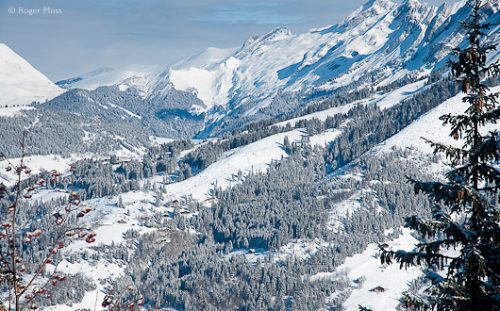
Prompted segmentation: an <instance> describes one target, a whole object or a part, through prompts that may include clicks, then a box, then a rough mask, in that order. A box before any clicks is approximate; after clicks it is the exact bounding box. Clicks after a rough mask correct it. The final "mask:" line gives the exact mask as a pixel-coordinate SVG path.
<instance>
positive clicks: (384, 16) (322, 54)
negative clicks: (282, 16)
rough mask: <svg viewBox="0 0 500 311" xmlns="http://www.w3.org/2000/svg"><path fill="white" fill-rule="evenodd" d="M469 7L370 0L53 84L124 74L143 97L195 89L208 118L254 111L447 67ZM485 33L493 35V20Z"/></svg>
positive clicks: (494, 7)
mask: <svg viewBox="0 0 500 311" xmlns="http://www.w3.org/2000/svg"><path fill="white" fill-rule="evenodd" d="M498 9H499V4H498V2H497V1H490V2H489V3H488V5H487V8H486V9H485V12H486V13H487V15H488V16H487V19H488V20H489V21H491V22H493V24H495V22H497V23H498V20H499V13H498ZM469 11H470V8H469V7H468V6H467V5H466V1H460V2H457V3H455V4H453V5H451V6H450V5H447V4H443V5H441V6H439V7H438V6H432V5H429V4H427V3H424V2H419V1H418V0H405V1H403V2H402V3H400V2H398V1H394V0H370V1H368V2H367V3H366V4H364V5H363V6H362V7H360V8H359V9H358V10H356V11H355V12H354V13H352V14H351V15H349V16H348V17H347V18H346V19H345V20H344V21H343V22H341V23H339V24H335V25H331V26H328V27H324V28H320V29H313V30H311V31H309V32H306V33H303V34H292V33H291V32H290V30H288V29H287V28H283V27H282V28H277V29H275V30H273V31H272V32H270V33H268V34H265V35H263V36H257V37H253V38H250V39H249V40H247V41H246V42H245V43H244V44H243V45H242V46H240V47H239V48H234V49H216V48H209V49H207V50H206V51H204V52H202V53H200V54H198V55H195V56H193V57H190V58H188V59H186V60H184V61H181V62H179V63H177V64H175V65H173V66H170V67H164V69H163V70H159V69H158V68H156V69H155V70H154V71H153V72H149V73H147V71H139V73H138V71H137V70H135V71H134V70H123V71H119V73H117V71H114V70H112V71H108V70H105V71H104V72H101V71H100V72H99V73H98V74H88V75H83V76H82V77H78V78H76V79H73V80H77V81H76V82H71V81H70V82H69V83H66V82H61V83H59V84H60V85H63V84H65V85H70V87H82V88H95V87H97V86H98V85H109V84H110V83H113V80H117V79H119V78H121V77H123V79H122V80H121V81H120V82H115V83H114V84H117V85H124V86H122V87H123V88H128V87H130V86H135V87H136V88H138V89H139V90H140V91H141V93H142V94H144V96H145V97H149V98H160V97H161V96H162V95H163V94H165V93H166V92H168V91H169V90H171V89H172V88H174V89H177V90H180V91H189V92H193V93H194V94H196V96H197V97H198V98H199V99H200V100H201V101H202V102H203V105H202V106H199V105H196V106H193V107H191V109H190V110H189V112H191V113H196V114H200V113H207V121H208V124H210V123H211V122H214V121H216V120H220V119H221V118H224V117H226V116H228V115H231V116H232V117H234V118H239V117H242V116H243V117H244V116H250V115H254V114H256V113H257V112H259V110H260V109H262V108H264V107H267V106H269V105H271V104H272V103H273V100H274V99H275V96H276V95H277V94H289V95H291V96H294V97H296V98H304V97H307V98H311V97H314V96H316V95H318V94H325V93H326V94H329V93H332V92H335V91H337V90H339V89H343V90H348V91H349V90H350V91H355V90H359V89H366V88H376V87H378V86H385V85H388V84H390V83H392V82H394V81H398V80H400V79H403V78H411V79H414V80H415V79H418V78H419V77H423V76H426V75H428V74H429V73H430V72H433V71H437V70H439V69H441V68H442V67H443V66H445V63H446V58H447V56H448V55H449V53H450V50H451V47H453V46H455V45H457V44H460V42H462V41H463V34H462V30H461V25H460V21H462V20H464V18H465V17H466V16H467V14H468V13H469ZM491 33H492V38H493V40H495V41H498V39H499V37H500V35H499V27H498V26H496V27H495V28H493V29H491ZM496 57H498V55H497V56H496ZM110 76H111V77H112V78H110ZM125 76H126V78H125ZM86 81H87V82H86Z"/></svg>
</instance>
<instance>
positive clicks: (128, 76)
mask: <svg viewBox="0 0 500 311" xmlns="http://www.w3.org/2000/svg"><path fill="white" fill-rule="evenodd" d="M162 69H163V67H162V66H128V67H125V68H123V69H113V68H108V67H102V68H98V69H95V70H92V71H90V72H87V73H85V74H82V75H79V76H76V77H72V78H69V79H65V80H61V81H57V82H56V84H57V85H58V86H60V87H62V88H65V89H75V88H79V89H86V90H94V89H96V88H98V87H100V86H113V85H118V86H119V88H120V89H121V90H126V89H128V88H129V87H130V86H133V87H134V88H136V89H137V90H138V91H140V92H141V93H142V94H143V95H144V96H145V95H146V93H147V92H148V85H149V84H150V81H151V80H152V78H153V77H155V76H156V75H157V74H159V73H160V72H161V71H162Z"/></svg>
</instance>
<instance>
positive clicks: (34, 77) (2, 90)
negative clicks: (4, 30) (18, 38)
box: [0, 43, 63, 115]
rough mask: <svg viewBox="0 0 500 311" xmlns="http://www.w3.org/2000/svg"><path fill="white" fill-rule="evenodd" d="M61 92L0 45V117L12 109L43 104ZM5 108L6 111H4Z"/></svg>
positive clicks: (13, 53)
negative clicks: (34, 103) (37, 103)
mask: <svg viewBox="0 0 500 311" xmlns="http://www.w3.org/2000/svg"><path fill="white" fill-rule="evenodd" d="M62 92H63V90H62V89H60V88H59V87H58V86H57V85H55V84H54V83H52V82H51V81H50V80H49V79H48V78H47V77H46V76H44V75H43V74H42V73H40V72H39V71H38V70H36V69H35V68H34V67H33V66H31V65H30V63H28V62H27V61H26V60H25V59H23V58H22V57H21V56H19V55H18V54H16V52H14V51H13V50H11V49H10V48H9V47H8V46H7V45H5V44H3V43H0V94H2V95H1V97H0V115H3V114H6V113H9V112H12V109H15V108H12V107H15V106H26V105H29V104H31V103H32V102H33V101H37V102H42V103H43V102H45V101H46V100H49V99H52V98H54V97H56V96H57V95H59V94H61V93H62ZM6 108H7V109H6Z"/></svg>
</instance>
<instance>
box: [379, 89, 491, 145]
mask: <svg viewBox="0 0 500 311" xmlns="http://www.w3.org/2000/svg"><path fill="white" fill-rule="evenodd" d="M491 92H493V93H495V92H500V87H499V86H497V87H493V88H491ZM462 98H463V94H459V95H457V96H454V97H452V98H450V99H449V100H447V101H445V102H444V103H442V104H441V105H439V106H437V107H436V108H434V109H432V110H431V111H429V112H428V113H426V114H425V115H423V116H422V117H420V118H418V119H417V120H415V121H414V122H413V123H412V124H410V126H408V127H406V128H405V129H403V130H402V131H401V132H399V133H398V134H396V135H394V136H393V137H391V138H389V139H388V140H386V141H385V142H384V143H383V144H382V145H381V146H380V147H378V148H377V149H379V150H389V149H390V148H392V147H399V148H409V147H412V148H416V149H417V150H419V151H422V152H425V153H432V152H433V149H432V147H431V146H430V145H429V144H427V143H426V142H425V141H424V140H423V139H422V138H425V139H429V140H431V141H434V142H440V143H444V144H448V145H453V146H455V147H461V146H462V145H463V141H461V140H454V139H453V138H452V137H450V136H449V132H450V131H449V128H450V127H449V126H446V127H443V125H442V121H441V120H439V117H441V116H442V115H444V114H447V113H451V114H461V113H464V112H465V110H466V109H467V107H468V103H464V102H463V101H462ZM495 129H496V130H500V124H490V125H488V126H487V127H485V131H491V130H495Z"/></svg>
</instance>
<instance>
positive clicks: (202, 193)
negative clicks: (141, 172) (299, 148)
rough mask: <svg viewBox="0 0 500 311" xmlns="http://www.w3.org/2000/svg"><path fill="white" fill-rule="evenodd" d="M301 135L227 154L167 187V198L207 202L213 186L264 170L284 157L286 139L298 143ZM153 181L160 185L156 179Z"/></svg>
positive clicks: (280, 136)
mask: <svg viewBox="0 0 500 311" xmlns="http://www.w3.org/2000/svg"><path fill="white" fill-rule="evenodd" d="M303 135H304V133H303V131H301V130H293V131H289V132H285V133H280V134H276V135H272V136H269V137H266V138H264V139H261V140H259V141H256V142H254V143H251V144H249V145H246V146H243V147H240V148H237V149H233V150H230V151H227V152H226V153H225V154H224V155H223V156H222V158H221V159H220V160H219V161H217V162H215V163H213V164H212V165H210V166H209V167H207V168H206V169H205V170H203V171H202V172H200V173H199V174H197V175H195V176H193V177H191V178H188V179H186V180H183V181H181V182H176V183H172V184H169V185H167V186H166V191H167V195H169V196H170V197H172V198H182V197H183V196H191V197H192V198H193V199H195V200H198V201H205V200H207V199H209V198H210V197H211V196H210V190H211V189H212V188H213V187H214V186H217V187H221V188H225V187H227V186H230V185H231V184H233V183H234V182H235V181H234V178H233V176H234V175H236V174H238V172H239V171H241V172H243V173H244V174H246V173H248V172H250V171H253V172H256V173H257V172H262V171H265V170H266V168H267V167H268V164H269V163H270V162H271V161H273V160H280V159H281V158H284V157H287V153H286V152H285V150H284V149H283V140H284V139H285V136H288V138H289V140H290V142H298V141H300V140H301V139H302V136H303ZM155 181H157V182H160V183H161V182H162V177H161V176H158V177H156V178H155Z"/></svg>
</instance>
